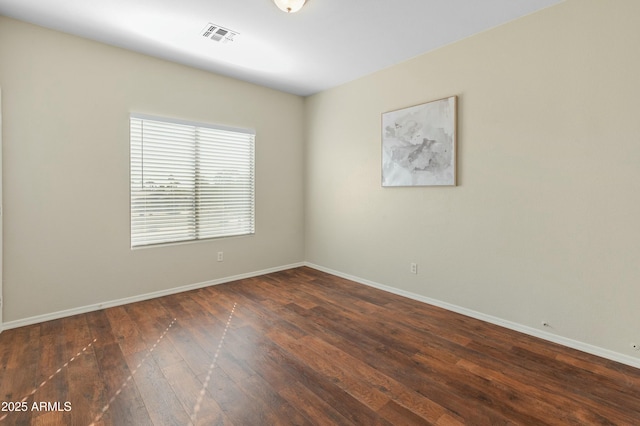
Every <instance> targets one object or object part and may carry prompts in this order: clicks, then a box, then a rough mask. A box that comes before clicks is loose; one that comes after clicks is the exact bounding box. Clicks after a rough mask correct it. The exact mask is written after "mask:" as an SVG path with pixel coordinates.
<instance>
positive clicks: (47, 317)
mask: <svg viewBox="0 0 640 426" xmlns="http://www.w3.org/2000/svg"><path fill="white" fill-rule="evenodd" d="M300 266H304V263H303V262H300V263H293V264H290V265H283V266H278V267H275V268H269V269H263V270H260V271H254V272H249V273H246V274H239V275H233V276H231V277H224V278H218V279H215V280H211V281H205V282H201V283H195V284H188V285H185V286H181V287H175V288H169V289H166V290H160V291H154V292H152V293H146V294H140V295H138V296H131V297H125V298H123V299H117V300H111V301H108V302H102V303H94V304H92V305H87V306H81V307H78V308H72V309H66V310H64V311H58V312H52V313H50V314H44V315H36V316H34V317H29V318H23V319H19V320H15V321H9V322H5V323H3V324H2V328H0V331H2V330H9V329H11V328H18V327H24V326H25V325H32V324H38V323H41V322H45V321H51V320H55V319H59V318H65V317H70V316H72V315H78V314H85V313H87V312H93V311H99V310H100V309H106V308H112V307H114V306H121V305H126V304H128V303H134V302H141V301H143V300H149V299H155V298H157V297H162V296H168V295H170V294H176V293H182V292H184V291H189V290H195V289H198V288H203V287H209V286H212V285H218V284H224V283H228V282H231V281H236V280H242V279H245V278H252V277H257V276H260V275H265V274H271V273H273V272H279V271H284V270H287V269H293V268H298V267H300Z"/></svg>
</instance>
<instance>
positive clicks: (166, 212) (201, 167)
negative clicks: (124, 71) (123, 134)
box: [130, 114, 255, 247]
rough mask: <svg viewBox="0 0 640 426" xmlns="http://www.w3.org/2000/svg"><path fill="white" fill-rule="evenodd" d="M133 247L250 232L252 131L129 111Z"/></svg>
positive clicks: (252, 208) (252, 188)
mask: <svg viewBox="0 0 640 426" xmlns="http://www.w3.org/2000/svg"><path fill="white" fill-rule="evenodd" d="M130 125H131V247H138V246H146V245H152V244H163V243H173V242H179V241H194V240H202V239H206V238H218V237H230V236H237V235H248V234H253V233H254V232H255V217H254V216H255V215H254V209H255V183H254V138H255V133H254V132H253V131H252V130H242V129H231V128H225V127H220V126H213V125H208V124H198V123H189V122H183V121H176V120H169V119H164V118H156V117H148V116H143V115H133V114H132V115H131V118H130Z"/></svg>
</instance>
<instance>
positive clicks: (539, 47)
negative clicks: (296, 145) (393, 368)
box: [305, 0, 640, 358]
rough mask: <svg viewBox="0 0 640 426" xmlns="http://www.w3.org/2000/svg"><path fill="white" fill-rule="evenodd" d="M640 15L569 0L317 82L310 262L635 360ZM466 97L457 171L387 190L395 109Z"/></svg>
mask: <svg viewBox="0 0 640 426" xmlns="http://www.w3.org/2000/svg"><path fill="white" fill-rule="evenodd" d="M638 16H640V2H638V1H636V0H614V1H603V0H570V1H567V2H565V3H562V4H560V5H558V6H555V7H552V8H549V9H546V10H543V11H541V12H539V13H536V14H533V15H530V16H528V17H525V18H523V19H519V20H517V21H514V22H512V23H509V24H507V25H503V26H500V27H498V28H495V29H493V30H491V31H487V32H485V33H482V34H480V35H477V36H475V37H471V38H468V39H466V40H463V41H461V42H458V43H455V44H452V45H449V46H447V47H444V48H442V49H439V50H437V51H434V52H431V53H428V54H426V55H423V56H420V57H418V58H415V59H413V60H411V61H408V62H406V63H403V64H400V65H398V66H394V67H392V68H389V69H386V70H383V71H381V72H378V73H375V74H373V75H370V76H368V77H366V78H362V79H359V80H357V81H354V82H352V83H349V84H346V85H344V86H341V87H338V88H336V89H333V90H329V91H326V92H323V93H320V94H318V95H315V96H312V97H310V98H308V99H307V100H306V120H307V127H306V132H307V149H306V155H305V156H306V164H305V169H306V173H307V174H306V190H305V194H306V204H305V205H306V216H305V217H306V224H305V227H306V259H307V261H309V262H311V263H313V264H316V265H320V266H322V267H325V268H330V269H332V270H335V271H340V272H342V273H345V274H350V275H353V276H356V277H360V278H362V279H364V280H370V281H373V282H375V283H380V284H384V285H388V286H392V287H395V288H398V289H401V290H404V291H408V292H412V293H414V294H417V295H421V296H425V297H429V298H432V299H436V300H439V301H442V302H446V303H449V304H453V305H456V306H459V307H462V308H464V309H468V310H473V311H476V312H480V313H483V314H486V315H490V316H493V317H496V318H499V319H502V320H505V321H508V322H511V323H514V324H520V325H522V326H524V327H530V328H533V329H542V326H541V322H542V321H548V322H549V323H550V324H551V326H552V327H551V328H548V329H545V330H546V331H548V332H549V333H554V334H557V335H558V336H562V337H563V338H566V339H573V340H576V341H578V342H582V343H586V344H588V345H593V346H595V347H598V348H603V349H605V350H610V351H614V352H616V353H618V354H622V355H624V356H627V357H636V358H637V357H638V352H635V351H633V350H632V349H631V348H630V343H631V342H634V341H635V342H640V328H639V325H640V309H639V307H638V303H639V301H640V225H639V222H638V220H639V219H638V218H640V119H639V118H638V116H639V114H640V109H639V107H638V99H640V79H639V78H638V76H640V55H638V46H640V26H639V25H638ZM452 95H458V96H459V107H458V114H459V115H458V118H459V134H458V136H459V146H458V148H459V152H458V167H459V169H458V170H459V174H458V178H459V186H458V187H430V188H395V189H394V188H384V189H383V188H381V185H380V180H381V178H380V164H381V145H380V144H381V142H380V133H381V130H380V127H381V126H380V119H381V118H380V115H381V113H382V112H385V111H391V110H395V109H398V108H403V107H406V106H411V105H415V104H419V103H422V102H425V101H429V100H434V99H440V98H443V97H447V96H452ZM410 262H416V263H418V265H419V273H418V275H412V274H410V273H409V263H410Z"/></svg>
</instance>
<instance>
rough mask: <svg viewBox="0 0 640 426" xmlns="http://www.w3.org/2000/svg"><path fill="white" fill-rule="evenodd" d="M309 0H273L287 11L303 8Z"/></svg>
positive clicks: (281, 8) (291, 11)
mask: <svg viewBox="0 0 640 426" xmlns="http://www.w3.org/2000/svg"><path fill="white" fill-rule="evenodd" d="M306 1H307V0H273V2H274V3H275V4H276V6H278V8H280V10H282V11H283V12H287V13H294V12H297V11H299V10H300V9H302V6H304V3H305V2H306Z"/></svg>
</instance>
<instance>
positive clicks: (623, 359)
mask: <svg viewBox="0 0 640 426" xmlns="http://www.w3.org/2000/svg"><path fill="white" fill-rule="evenodd" d="M304 265H305V266H308V267H309V268H313V269H317V270H318V271H322V272H326V273H328V274H331V275H336V276H338V277H342V278H345V279H347V280H351V281H355V282H357V283H359V284H364V285H367V286H369V287H374V288H377V289H379V290H384V291H387V292H389V293H393V294H397V295H399V296H404V297H407V298H409V299H413V300H417V301H419V302H423V303H427V304H429V305H433V306H437V307H439V308H443V309H446V310H448V311H452V312H456V313H458V314H462V315H465V316H468V317H471V318H475V319H478V320H481V321H485V322H488V323H491V324H495V325H499V326H501V327H505V328H508V329H511V330H514V331H518V332H520V333H524V334H528V335H530V336H534V337H538V338H540V339H543V340H547V341H550V342H553V343H558V344H560V345H563V346H567V347H569V348H572V349H577V350H579V351H582V352H586V353H588V354H591V355H596V356H599V357H602V358H606V359H609V360H612V361H616V362H619V363H622V364H626V365H630V366H631V367H636V368H640V359H638V358H634V357H631V356H628V355H625V354H621V353H618V352H614V351H611V350H609V349H604V348H601V347H598V346H594V345H590V344H588V343H584V342H580V341H577V340H573V339H569V338H566V337H562V336H558V335H556V334H552V333H548V332H545V331H541V330H538V329H535V328H532V327H529V326H526V325H522V324H518V323H515V322H512V321H507V320H504V319H502V318H498V317H494V316H491V315H487V314H483V313H482V312H477V311H473V310H471V309H467V308H463V307H461V306H457V305H453V304H450V303H447V302H443V301H440V300H436V299H432V298H429V297H426V296H421V295H419V294H416V293H412V292H409V291H405V290H401V289H398V288H394V287H389V286H387V285H384V284H380V283H376V282H374V281H370V280H367V279H364V278H360V277H356V276H353V275H349V274H345V273H342V272H339V271H335V270H333V269H330V268H325V267H324V266H320V265H315V264H313V263H310V262H305V263H304Z"/></svg>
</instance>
